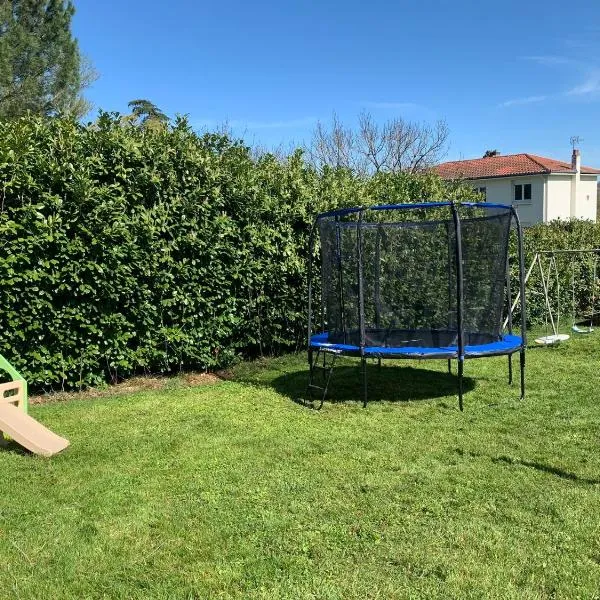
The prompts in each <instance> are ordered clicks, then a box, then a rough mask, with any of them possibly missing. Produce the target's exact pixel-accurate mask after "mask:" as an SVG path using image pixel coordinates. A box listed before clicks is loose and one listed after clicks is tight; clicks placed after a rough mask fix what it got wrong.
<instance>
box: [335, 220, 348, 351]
mask: <svg viewBox="0 0 600 600" xmlns="http://www.w3.org/2000/svg"><path fill="white" fill-rule="evenodd" d="M335 255H336V256H335V258H336V266H337V270H338V286H339V293H338V298H339V301H340V325H341V327H342V334H343V336H344V338H343V339H344V344H346V343H347V341H348V340H347V338H346V336H347V333H346V301H345V298H344V270H343V268H342V266H343V264H344V257H343V256H342V239H341V233H340V217H339V216H336V217H335Z"/></svg>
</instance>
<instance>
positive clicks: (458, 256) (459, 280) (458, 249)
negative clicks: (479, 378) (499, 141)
mask: <svg viewBox="0 0 600 600" xmlns="http://www.w3.org/2000/svg"><path fill="white" fill-rule="evenodd" d="M451 210H452V219H453V221H454V231H455V235H454V242H455V248H454V253H455V260H456V326H457V329H458V332H457V338H458V340H457V341H458V344H457V345H458V407H459V409H460V410H461V411H462V410H463V371H464V362H465V342H464V332H463V260H462V236H461V228H460V216H459V214H458V210H457V208H456V205H455V204H454V203H453V204H452V205H451Z"/></svg>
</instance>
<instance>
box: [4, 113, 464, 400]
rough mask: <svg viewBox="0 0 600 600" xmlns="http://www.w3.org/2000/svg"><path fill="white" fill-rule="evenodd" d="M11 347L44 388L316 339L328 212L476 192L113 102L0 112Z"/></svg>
mask: <svg viewBox="0 0 600 600" xmlns="http://www.w3.org/2000/svg"><path fill="white" fill-rule="evenodd" d="M0 186H1V187H0V240H1V241H2V248H3V253H2V255H1V256H0V303H1V307H2V308H1V310H0V352H2V354H4V355H5V356H6V357H7V358H9V360H11V361H12V362H13V363H14V364H15V366H16V367H17V368H19V369H20V370H21V371H22V372H23V374H24V375H25V376H26V377H27V378H28V379H29V380H30V381H31V382H32V384H33V385H34V386H36V387H38V388H40V387H45V388H52V387H63V388H74V387H81V386H89V385H96V384H98V383H100V382H102V381H104V380H105V379H106V378H110V379H113V380H115V379H117V378H119V377H122V376H126V375H129V374H131V373H133V372H136V371H140V370H148V371H162V372H168V371H172V370H174V369H180V368H204V369H210V368H215V367H220V366H223V365H226V364H227V363H228V362H230V361H231V360H232V359H233V358H234V357H235V356H236V355H238V354H243V355H246V356H252V355H256V354H260V353H276V352H279V351H281V350H283V349H296V348H300V347H302V346H303V344H304V343H305V335H306V332H305V327H306V322H305V321H306V315H305V310H306V262H307V258H308V257H307V242H308V233H309V229H310V225H311V223H312V220H313V218H314V216H315V214H316V213H317V212H319V211H320V210H323V209H326V208H327V209H328V208H332V207H338V206H344V205H351V204H371V203H374V202H381V201H390V200H394V201H410V200H411V199H414V198H417V199H420V198H424V197H426V198H429V199H434V200H435V199H443V198H445V197H446V196H447V195H450V196H452V195H454V197H456V196H457V195H461V194H462V195H464V196H465V197H472V196H473V192H472V191H471V190H470V188H468V187H467V188H464V187H461V186H458V187H456V186H455V187H453V188H452V189H450V188H449V187H447V186H446V185H445V184H444V183H443V182H441V180H439V178H437V177H436V176H435V175H432V174H421V175H412V176H411V175H405V174H398V175H378V176H376V177H374V178H372V179H368V180H365V179H361V178H358V177H356V176H354V175H353V174H352V173H350V172H349V171H346V170H343V169H325V170H324V171H323V172H322V173H317V172H316V171H315V170H314V169H312V168H311V167H309V166H307V164H306V163H305V162H304V161H303V158H302V154H301V153H300V152H297V153H295V154H293V155H292V156H291V157H289V159H288V160H286V161H284V162H282V161H278V160H276V159H275V158H274V157H273V156H270V155H266V156H263V157H261V158H260V159H254V158H252V154H251V152H250V149H249V148H247V147H245V146H244V145H243V144H241V143H239V142H236V141H232V140H231V139H229V138H228V137H226V136H221V135H213V134H207V135H203V136H198V135H197V134H195V133H194V132H193V131H192V130H191V128H190V127H189V125H188V123H187V122H186V120H185V119H179V120H177V122H176V123H175V124H174V125H173V126H172V127H170V128H166V129H165V130H164V131H157V132H149V131H144V130H142V129H139V128H135V127H131V126H123V125H122V124H121V122H120V120H119V118H118V115H111V114H106V113H104V114H102V115H101V116H100V118H99V119H98V121H97V122H95V123H93V124H90V125H87V126H84V125H81V124H79V123H76V122H73V121H69V120H62V119H51V120H44V119H40V118H33V117H26V118H22V119H19V120H15V121H10V122H0Z"/></svg>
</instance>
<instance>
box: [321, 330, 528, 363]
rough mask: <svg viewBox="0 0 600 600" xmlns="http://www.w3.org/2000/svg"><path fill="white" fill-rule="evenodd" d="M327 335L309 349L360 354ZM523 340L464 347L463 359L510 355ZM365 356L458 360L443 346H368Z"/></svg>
mask: <svg viewBox="0 0 600 600" xmlns="http://www.w3.org/2000/svg"><path fill="white" fill-rule="evenodd" d="M327 337H328V333H327V332H324V333H317V334H315V335H313V336H311V338H310V346H311V348H317V349H321V350H328V351H330V352H336V353H339V354H349V355H357V354H360V347H359V346H351V345H350V344H330V343H329V342H328V341H327ZM522 345H523V340H522V339H521V337H519V336H518V335H505V336H503V338H502V339H501V340H498V341H497V342H491V343H489V344H478V345H476V346H465V354H464V356H465V358H478V357H481V356H499V355H502V354H512V353H513V352H517V351H519V350H520V349H521V348H522ZM365 356H381V357H384V356H388V357H390V358H392V357H395V358H458V348H457V347H456V346H445V347H439V348H422V347H419V346H401V347H398V348H386V347H383V346H382V347H379V346H369V347H366V348H365Z"/></svg>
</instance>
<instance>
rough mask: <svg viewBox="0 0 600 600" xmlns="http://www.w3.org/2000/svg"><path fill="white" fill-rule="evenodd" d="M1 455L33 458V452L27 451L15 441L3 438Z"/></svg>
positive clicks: (0, 440)
mask: <svg viewBox="0 0 600 600" xmlns="http://www.w3.org/2000/svg"><path fill="white" fill-rule="evenodd" d="M0 453H7V454H20V455H21V456H33V452H30V451H29V450H27V448H24V447H23V446H21V445H20V444H17V442H15V441H14V440H11V439H6V438H4V437H3V438H2V439H0Z"/></svg>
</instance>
